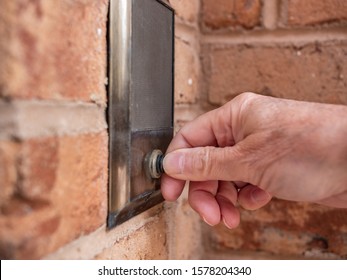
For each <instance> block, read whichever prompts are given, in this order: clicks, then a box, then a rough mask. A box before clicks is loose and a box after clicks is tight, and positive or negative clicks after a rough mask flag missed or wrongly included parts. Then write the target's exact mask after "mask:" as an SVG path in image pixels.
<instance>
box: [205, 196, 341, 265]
mask: <svg viewBox="0 0 347 280" xmlns="http://www.w3.org/2000/svg"><path fill="white" fill-rule="evenodd" d="M346 219H347V212H346V211H345V210H343V209H333V208H328V207H324V206H319V205H315V204H305V203H294V202H287V201H282V200H273V201H272V202H271V203H270V204H269V205H267V206H266V207H264V208H262V209H260V210H257V211H242V214H241V224H240V226H239V227H238V228H237V229H235V230H229V229H227V228H226V227H224V226H222V225H220V226H218V227H216V228H215V229H213V230H211V231H210V235H211V238H212V240H213V244H212V245H211V246H212V247H214V248H219V249H223V248H224V249H225V248H227V249H229V250H230V249H234V250H241V251H255V250H257V251H264V252H268V253H271V254H274V255H277V256H281V255H282V256H287V257H295V258H301V257H310V258H323V259H324V258H339V257H342V258H345V257H346V256H347V240H346V234H347V227H346V225H345V221H346Z"/></svg>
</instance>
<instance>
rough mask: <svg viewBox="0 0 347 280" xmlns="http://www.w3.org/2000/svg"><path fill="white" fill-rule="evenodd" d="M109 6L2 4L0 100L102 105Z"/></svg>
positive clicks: (105, 3) (19, 0)
mask: <svg viewBox="0 0 347 280" xmlns="http://www.w3.org/2000/svg"><path fill="white" fill-rule="evenodd" d="M107 6H108V1H107V0H102V1H93V0H86V1H70V0H62V1H39V0H34V1H27V0H17V1H2V2H1V9H0V37H1V42H0V61H1V66H0V96H7V97H12V98H13V97H18V98H42V99H72V100H74V99H78V100H85V101H94V102H98V103H105V100H106V94H105V85H104V82H105V70H106V66H105V65H106V18H107Z"/></svg>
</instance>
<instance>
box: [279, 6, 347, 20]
mask: <svg viewBox="0 0 347 280" xmlns="http://www.w3.org/2000/svg"><path fill="white" fill-rule="evenodd" d="M283 4H284V5H285V7H286V8H287V10H286V11H287V12H286V14H285V16H286V17H287V23H288V25H289V26H305V25H315V24H324V23H331V22H341V21H342V22H344V25H346V20H347V1H344V0H305V1H301V0H286V1H285V2H284V3H283Z"/></svg>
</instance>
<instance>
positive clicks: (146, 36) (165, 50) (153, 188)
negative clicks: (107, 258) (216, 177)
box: [108, 0, 174, 228]
mask: <svg viewBox="0 0 347 280" xmlns="http://www.w3.org/2000/svg"><path fill="white" fill-rule="evenodd" d="M109 54H110V56H109V81H110V82H109V111H108V118H109V133H110V177H109V178H110V179H109V215H108V227H109V228H111V227H114V226H116V225H118V224H120V223H122V222H124V221H126V220H128V219H129V218H131V217H133V216H134V215H136V214H139V213H141V212H143V211H145V210H147V209H148V208H150V207H152V206H154V205H156V204H158V203H160V202H161V201H162V200H163V199H162V196H161V194H160V180H158V179H151V178H150V177H149V176H148V174H147V173H146V166H145V164H146V161H145V159H146V155H147V154H149V153H151V151H152V150H154V149H160V150H162V151H163V152H165V150H166V148H167V146H168V144H169V142H170V140H171V138H172V135H173V90H174V77H173V74H174V69H173V60H174V59H173V56H174V11H173V10H172V9H171V8H170V7H169V6H167V5H166V4H165V3H163V2H162V1H159V0H141V1H139V0H111V5H110V25H109Z"/></svg>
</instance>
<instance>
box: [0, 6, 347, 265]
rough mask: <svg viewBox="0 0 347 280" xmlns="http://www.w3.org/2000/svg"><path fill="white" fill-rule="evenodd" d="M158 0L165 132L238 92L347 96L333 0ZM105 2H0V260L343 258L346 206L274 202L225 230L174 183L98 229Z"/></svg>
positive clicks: (104, 170)
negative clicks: (166, 22)
mask: <svg viewBox="0 0 347 280" xmlns="http://www.w3.org/2000/svg"><path fill="white" fill-rule="evenodd" d="M168 2H170V4H171V5H172V6H173V7H174V8H175V9H176V37H175V45H176V61H175V82H176V86H175V87H176V88H175V100H176V108H175V124H176V128H177V129H179V127H181V126H182V125H183V124H184V123H185V122H187V121H189V120H191V119H193V118H195V117H196V116H197V115H199V114H201V113H202V112H204V111H207V110H209V109H211V108H214V107H216V106H219V105H220V104H223V103H225V102H226V101H228V100H229V99H230V98H232V97H233V96H235V95H236V94H238V93H240V92H242V91H245V90H247V91H255V92H260V93H262V94H266V95H274V96H280V97H289V98H295V99H304V100H314V101H322V102H332V103H344V104H347V83H346V77H347V73H346V71H347V70H346V65H347V63H346V60H347V47H346V42H347V35H346V28H347V24H346V22H347V18H346V14H347V13H346V9H347V8H346V2H345V1H339V0H328V1H323V0H319V1H317V0H315V1H313V0H307V1H295V0H283V1H276V0H259V1H258V0H247V1H243V0H239V1H236V0H234V1H233V0H214V1H212V0H211V1H210V0H170V1H168ZM108 5H109V1H108V0H99V1H94V0H83V1H82V0H62V1H54V0H47V1H40V0H4V1H2V6H1V9H0V38H1V40H0V61H1V64H0V257H1V258H34V259H35V258H48V259H56V258H58V259H66V258H67V259H78V258H83V259H93V258H95V259H111V258H112V259H167V258H172V259H189V258H199V257H202V258H240V257H247V258H259V257H261V258H269V257H270V258H272V257H276V258H281V257H295V258H301V257H303V258H306V257H308V258H339V257H346V255H347V241H346V240H347V228H346V225H345V224H346V222H345V221H346V220H347V214H346V212H345V211H344V210H337V209H329V208H325V207H321V206H317V205H308V204H304V203H300V204H296V203H289V202H283V201H278V200H274V201H273V202H272V203H271V204H270V205H269V206H268V207H266V208H264V209H261V210H259V211H256V212H246V211H243V212H242V223H241V226H240V227H239V228H238V229H236V230H233V231H230V230H227V229H226V228H224V227H223V226H217V227H215V228H210V227H208V226H205V225H204V226H202V225H201V222H200V219H199V217H198V216H197V215H196V214H195V213H194V212H193V211H192V210H191V209H190V207H189V205H188V203H187V198H186V194H185V195H183V196H182V197H181V198H180V200H179V201H178V202H176V203H163V204H160V205H158V206H156V207H154V208H152V209H150V210H148V211H146V212H145V213H142V214H141V215H139V216H137V217H135V218H133V219H131V220H130V221H128V222H126V223H124V224H122V225H120V226H119V227H117V228H115V229H113V230H110V231H107V230H106V227H105V221H106V215H107V184H108V133H107V122H106V118H105V110H106V109H107V92H106V85H107V73H106V55H107V54H106V32H107V26H106V24H107V10H108ZM201 233H203V235H202V236H201Z"/></svg>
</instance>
